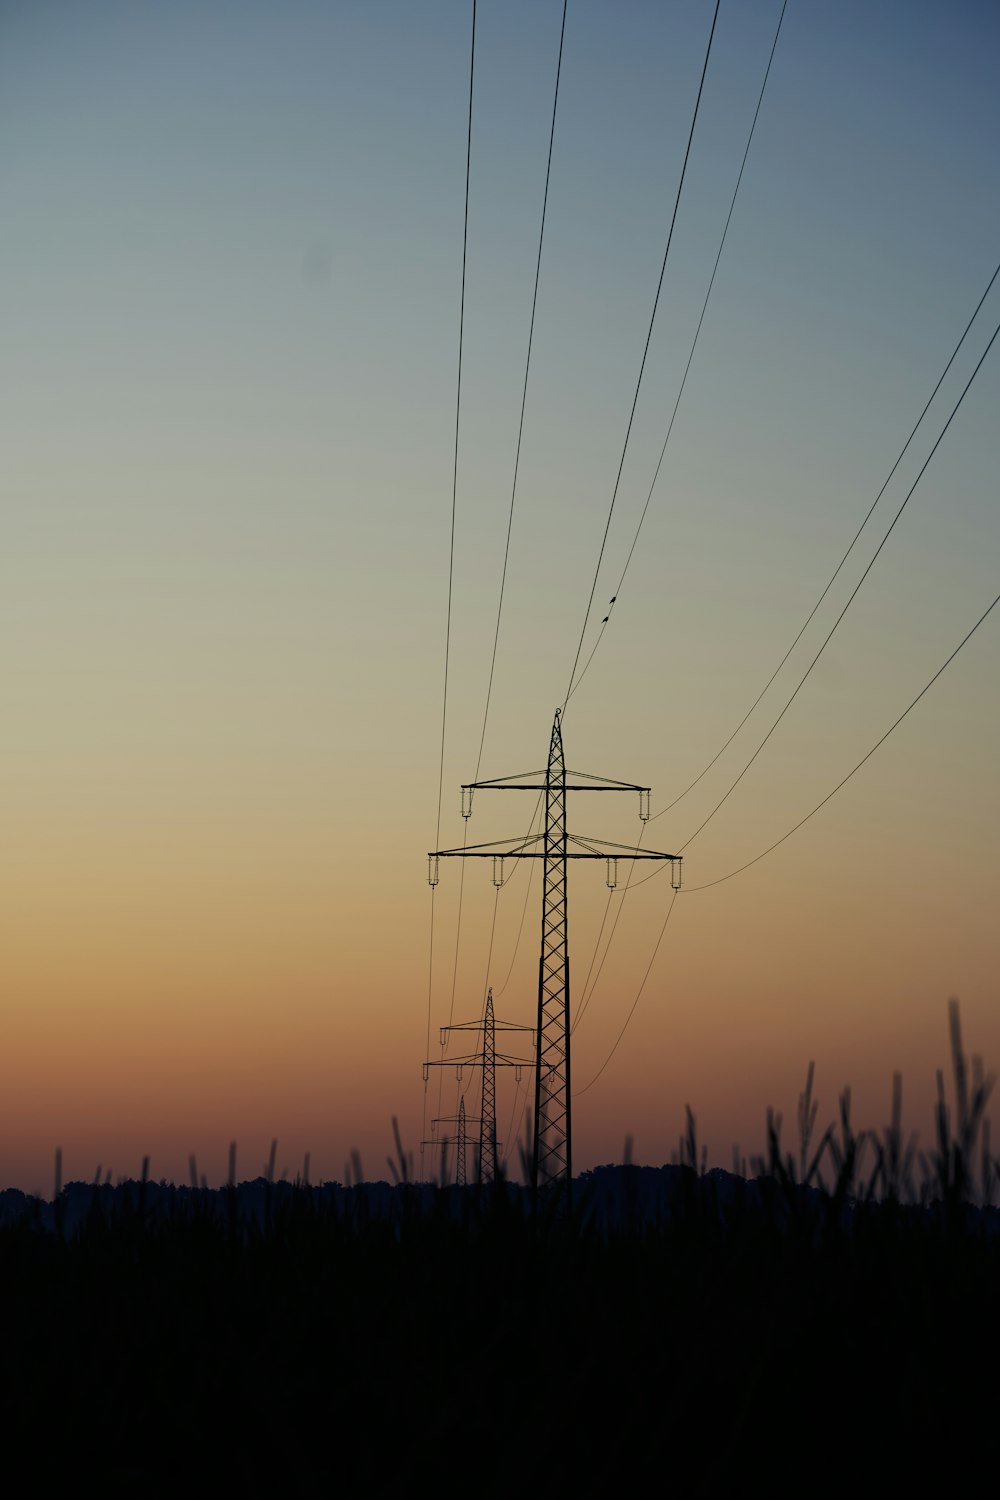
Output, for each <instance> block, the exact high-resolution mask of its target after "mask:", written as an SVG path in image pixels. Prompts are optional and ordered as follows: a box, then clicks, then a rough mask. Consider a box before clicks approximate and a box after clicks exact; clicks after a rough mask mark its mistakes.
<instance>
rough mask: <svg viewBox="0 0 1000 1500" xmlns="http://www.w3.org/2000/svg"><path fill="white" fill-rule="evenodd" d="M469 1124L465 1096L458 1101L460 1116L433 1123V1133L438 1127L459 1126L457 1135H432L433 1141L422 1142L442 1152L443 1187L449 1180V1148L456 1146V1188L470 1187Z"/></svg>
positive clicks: (444, 1117) (439, 1119)
mask: <svg viewBox="0 0 1000 1500" xmlns="http://www.w3.org/2000/svg"><path fill="white" fill-rule="evenodd" d="M472 1123H473V1124H475V1123H477V1122H476V1121H473V1122H472ZM468 1124H469V1121H468V1117H467V1115H466V1113H465V1096H464V1094H463V1095H462V1096H461V1097H460V1099H459V1101H458V1114H457V1115H442V1116H440V1117H439V1118H438V1119H436V1120H432V1121H431V1131H432V1132H433V1130H434V1128H435V1127H436V1126H438V1125H455V1126H457V1129H456V1131H455V1134H454V1135H438V1136H435V1135H433V1134H432V1136H431V1139H430V1140H429V1141H421V1143H420V1144H421V1145H422V1146H437V1147H438V1148H439V1150H440V1152H441V1185H442V1187H443V1186H444V1184H445V1181H446V1179H447V1171H446V1168H447V1165H448V1147H449V1146H454V1147H455V1186H456V1187H467V1186H468V1170H467V1159H468V1140H469V1134H468Z"/></svg>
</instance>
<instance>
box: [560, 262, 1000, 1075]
mask: <svg viewBox="0 0 1000 1500" xmlns="http://www.w3.org/2000/svg"><path fill="white" fill-rule="evenodd" d="M997 272H1000V266H998V267H997V271H995V272H994V273H993V276H992V277H991V278H990V282H989V285H988V286H987V288H986V292H984V293H983V297H982V298H980V301H979V304H978V306H977V308H976V312H975V313H973V318H972V319H970V323H969V325H968V327H967V328H966V330H965V333H963V335H962V339H960V340H959V344H958V346H957V347H956V350H955V354H957V352H958V348H960V347H961V344H962V342H963V341H964V339H965V334H966V333H968V331H969V327H971V323H972V321H973V320H974V318H975V316H976V313H978V311H979V308H980V307H981V306H982V303H983V301H984V300H985V297H986V294H987V293H988V292H989V290H990V287H991V286H992V285H993V281H994V280H995V279H996V276H997ZM998 333H1000V324H998V325H997V328H996V329H994V332H993V334H992V336H991V338H990V341H989V343H988V344H987V346H986V348H985V349H984V351H983V353H982V355H981V356H980V358H979V361H978V363H977V364H976V367H975V369H974V370H973V372H972V374H971V375H970V376H969V379H968V381H967V382H966V385H965V387H964V389H963V390H962V393H961V395H960V396H959V398H958V400H957V401H956V403H955V405H954V407H953V408H952V411H951V414H950V416H949V417H948V420H947V422H946V423H945V425H944V427H943V428H942V429H941V432H940V434H939V435H938V438H937V440H936V441H935V443H934V446H933V448H932V449H931V451H930V453H929V454H928V455H927V458H926V459H925V460H924V463H923V465H922V467H921V469H920V471H919V473H918V474H917V477H916V479H915V480H914V481H913V484H912V485H911V486H910V489H909V491H908V492H907V494H906V497H905V498H904V500H903V502H902V504H901V505H900V507H899V509H898V511H897V512H896V515H895V516H894V518H893V520H892V522H891V524H890V526H889V528H888V530H887V531H886V533H885V535H884V536H883V538H882V541H881V542H880V543H879V546H878V548H877V550H876V552H875V553H874V555H873V557H872V559H871V561H870V562H869V564H868V567H867V568H866V569H865V572H864V573H863V574H862V576H861V578H860V579H859V581H858V583H857V585H856V587H855V589H854V592H853V593H852V594H851V596H850V598H849V599H848V601H847V603H846V604H845V605H844V608H843V609H842V610H841V612H840V615H839V616H838V617H837V620H836V621H835V622H834V625H833V627H832V628H831V630H830V632H829V634H828V635H827V637H826V640H825V641H824V642H823V645H822V646H821V647H820V649H819V651H818V652H817V653H816V656H815V657H814V658H813V661H812V662H811V663H810V665H809V667H808V668H807V670H806V672H805V674H804V676H803V677H802V679H801V680H800V682H799V684H798V687H796V689H795V692H794V693H793V694H792V696H791V698H789V700H788V702H787V703H786V704H785V707H784V708H783V709H782V711H781V713H780V714H779V715H778V718H777V719H776V720H775V722H774V724H772V726H771V729H770V730H769V731H768V733H767V735H766V736H765V738H764V740H762V741H761V744H760V745H759V746H758V747H757V750H756V751H755V752H754V755H753V756H752V757H751V759H750V761H748V762H747V765H746V766H744V768H743V771H741V772H740V775H739V776H738V777H737V778H736V781H735V782H734V783H733V785H732V786H731V787H730V788H729V792H731V791H732V790H733V789H734V787H735V786H736V785H737V784H738V783H739V781H740V780H741V779H742V777H743V775H744V774H745V772H746V771H747V770H748V769H749V767H750V766H751V765H752V764H753V761H754V760H755V759H756V757H757V755H758V754H759V753H760V751H761V750H762V749H763V747H764V745H765V744H766V743H767V740H768V739H769V738H770V736H771V734H772V733H773V731H774V730H775V729H776V728H777V726H778V724H779V723H780V721H781V719H782V718H783V716H784V714H785V711H786V710H787V709H788V708H789V707H790V706H791V703H792V702H793V700H794V698H795V696H796V694H797V693H798V691H799V688H801V686H802V684H803V683H804V682H805V679H806V677H808V675H809V672H811V671H812V668H813V667H814V666H815V664H816V662H817V661H818V660H819V657H820V656H821V655H822V652H823V651H824V650H825V648H826V645H827V643H828V642H829V640H830V638H831V636H832V635H833V632H834V631H835V630H836V628H837V626H838V625H839V624H840V621H841V620H842V619H843V617H844V615H845V614H846V612H847V609H848V608H849V606H850V604H851V602H852V601H853V599H854V597H855V595H856V594H857V593H858V590H859V589H860V588H861V585H862V584H863V583H864V580H865V578H866V577H867V576H868V573H869V572H870V571H871V568H872V566H873V565H874V562H875V559H876V558H877V557H878V554H879V552H881V550H882V547H883V546H884V545H885V543H886V541H887V540H888V538H889V533H890V532H891V531H892V528H893V527H894V526H895V524H896V522H897V521H898V520H899V517H900V516H901V515H902V513H903V510H904V509H905V507H906V504H907V502H908V501H909V499H910V496H911V495H912V494H913V491H914V490H915V489H916V487H917V485H918V484H919V482H920V479H921V478H922V476H923V474H924V471H925V470H926V468H927V466H928V464H929V463H930V461H931V459H932V458H933V457H934V454H935V452H936V451H937V448H938V446H939V444H940V442H941V440H942V439H943V437H944V435H945V433H946V432H947V431H948V428H949V427H950V425H951V422H952V419H953V417H954V416H955V414H956V412H957V411H958V408H959V407H960V406H961V404H962V402H963V400H964V399H965V396H966V393H967V392H968V390H969V387H970V386H971V385H972V382H973V380H975V378H976V375H977V374H978V373H979V370H980V368H981V366H982V364H983V361H984V360H985V359H986V356H987V354H988V353H989V352H990V349H991V348H992V346H993V342H994V340H995V339H996V337H997V334H998ZM955 354H953V355H952V359H951V360H949V361H948V366H946V368H945V371H944V374H942V376H941V380H943V379H944V375H946V374H947V371H948V368H949V367H950V365H951V363H952V360H953V359H954V357H955ZM941 380H939V381H938V384H937V386H935V388H934V392H933V393H932V395H931V400H933V399H934V395H935V394H936V393H937V390H938V387H939V386H940V384H941ZM927 405H928V406H929V405H930V401H928V403H927ZM926 410H927V407H925V408H924V412H922V413H921V417H920V421H922V420H923V416H924V414H925V413H926ZM920 421H918V423H917V426H919V425H920ZM915 431H916V427H915V428H914V432H915ZM912 437H913V433H911V434H910V438H909V439H907V445H906V446H907V447H908V446H909V443H910V441H911V440H912ZM905 451H906V449H905V448H904V450H903V452H904V453H905ZM900 458H902V454H900ZM898 464H899V459H897V461H896V464H895V465H894V466H893V473H894V472H895V469H896V468H897V467H898ZM891 477H892V475H891V474H890V476H889V478H890V479H891ZM886 484H888V480H887V481H886ZM884 489H885V486H883V491H884ZM880 494H881V492H880ZM875 503H876V504H877V499H876V502H875ZM872 510H874V505H873V506H872ZM870 514H871V511H869V515H870ZM866 520H867V517H866ZM858 535H860V531H859V533H858ZM855 540H857V538H855ZM852 546H853V543H852ZM845 559H846V554H845ZM842 565H843V564H842V563H841V566H842ZM838 571H839V569H838ZM834 576H836V574H835V575H834ZM830 581H831V583H832V582H833V579H831V580H830ZM827 588H829V585H827ZM997 604H1000V594H998V595H997V596H996V598H995V599H994V600H993V602H992V603H991V604H990V605H989V606H988V607H987V609H985V610H984V611H983V613H982V614H981V615H980V617H979V619H978V620H977V621H976V623H975V624H974V625H973V626H972V629H971V630H969V631H968V633H967V634H966V635H965V636H964V637H963V639H962V640H961V641H960V642H959V644H958V645H957V646H956V647H955V649H954V651H952V653H951V655H950V656H949V657H948V658H947V660H946V661H945V662H943V663H942V665H941V666H940V667H939V668H938V670H937V671H936V672H935V673H934V676H933V677H932V678H931V679H930V681H929V682H927V683H926V684H925V686H924V687H923V688H921V690H920V692H919V693H918V694H917V696H916V697H915V698H914V699H913V700H912V702H911V703H910V704H909V705H908V706H907V707H906V708H905V709H904V710H903V712H902V713H901V714H900V715H899V718H898V719H896V720H895V722H894V723H893V724H891V725H890V726H889V728H888V729H887V730H886V731H885V733H884V734H883V735H882V736H881V738H880V739H878V740H877V741H876V742H875V744H874V745H873V746H872V747H871V749H870V750H869V751H868V753H867V754H866V755H864V756H862V758H861V760H859V761H858V762H857V764H856V765H855V766H854V767H853V768H852V769H851V770H850V771H849V772H848V773H847V775H846V776H845V777H843V779H842V780H841V781H839V782H838V783H837V785H836V786H835V787H834V788H833V790H832V791H831V792H828V793H827V795H826V796H825V797H824V798H823V799H822V801H820V802H818V803H817V804H816V806H815V807H814V808H813V809H812V811H811V812H808V813H807V814H806V815H805V817H804V818H801V819H800V820H799V821H798V823H796V824H795V825H794V827H792V828H790V829H789V830H788V832H787V833H784V834H782V836H781V838H780V839H777V840H775V842H774V843H773V844H771V845H770V846H769V847H768V848H767V849H764V850H763V851H762V852H761V853H760V854H758V855H756V856H755V857H754V858H753V859H751V860H748V861H747V862H746V864H743V865H740V866H739V867H738V868H737V869H735V870H731V871H730V872H729V873H728V874H727V875H721V876H720V877H719V878H718V879H717V880H710V881H706V882H705V883H704V884H703V885H700V886H694V887H691V888H690V889H689V892H688V893H689V894H692V893H693V892H694V891H703V890H709V889H710V888H711V887H712V886H716V885H721V884H722V883H723V882H724V881H726V880H731V879H733V877H734V876H736V875H740V874H742V873H743V871H744V870H748V869H750V867H751V866H752V865H755V864H758V863H759V862H760V860H762V859H764V858H766V856H767V855H768V854H771V853H773V851H774V850H775V849H777V848H778V847H779V846H780V845H781V844H783V843H784V842H785V841H786V839H789V838H791V836H792V834H793V833H797V832H798V830H799V829H800V828H802V827H803V826H804V824H806V823H808V822H809V820H810V818H812V817H814V816H815V815H816V813H818V812H819V811H820V809H821V808H823V807H825V806H826V804H827V802H829V801H830V800H831V798H833V797H835V796H836V794H837V792H839V791H840V790H841V788H842V787H844V786H846V785H847V783H848V781H850V780H851V777H852V776H854V775H855V774H856V773H857V772H858V771H859V770H860V769H861V767H862V766H863V765H864V764H865V763H866V761H868V760H870V759H871V757H872V756H873V755H874V754H875V752H876V750H878V749H879V747H880V746H881V745H883V744H884V743H885V741H886V740H887V739H888V738H889V736H890V735H891V734H892V733H893V731H894V730H895V729H897V728H898V727H899V725H900V724H901V723H902V722H903V720H904V719H905V718H906V716H907V715H908V714H909V713H910V712H911V711H912V710H913V709H914V708H915V707H916V705H917V704H918V703H919V702H920V700H921V698H923V697H924V695H925V693H927V692H928V691H929V690H930V688H931V687H933V685H934V683H935V682H936V681H937V679H938V678H939V677H940V676H941V674H942V673H943V672H944V671H945V669H946V668H947V667H948V666H950V665H951V663H952V662H953V661H954V659H955V657H956V656H957V655H958V653H959V652H960V651H961V650H962V648H963V646H965V645H966V644H967V642H968V641H969V640H971V638H972V637H973V635H975V633H976V631H977V630H978V629H979V627H980V625H982V623H983V622H984V620H985V619H986V618H987V616H988V615H989V614H990V613H991V612H992V611H993V609H995V608H996V606H997ZM813 613H815V610H814V611H813ZM810 618H811V617H810ZM806 623H808V621H807V622H806ZM804 628H805V627H803V629H804ZM800 634H801V632H800ZM729 792H727V793H726V795H725V797H723V798H722V799H721V801H720V802H719V803H718V804H717V805H716V807H715V808H714V809H713V811H712V812H711V813H710V814H709V816H708V818H706V819H705V821H704V822H703V823H702V824H701V827H700V828H698V829H696V830H695V832H694V833H693V834H692V835H691V838H689V839H688V840H687V843H685V844H682V845H681V849H682V850H684V849H686V848H687V847H688V844H690V843H691V842H692V841H693V840H694V838H696V837H697V835H698V833H700V832H701V829H702V828H704V826H705V823H707V822H708V821H709V820H710V819H711V818H712V817H714V815H715V813H716V812H717V811H718V810H719V807H721V806H722V803H723V802H724V801H725V800H726V797H728V796H729ZM663 811H664V812H665V811H667V809H666V808H664V809H663ZM657 816H660V814H657ZM651 821H652V820H651ZM659 873H661V872H660V871H655V872H654V874H659ZM652 878H653V876H652V875H647V876H644V877H643V879H642V880H639V881H637V882H636V887H638V886H639V885H642V884H644V882H645V881H646V880H650V879H652ZM636 887H632V885H631V880H630V882H629V885H627V886H626V889H625V891H623V893H622V905H624V901H625V896H626V895H627V894H628V891H629V889H634V888H636ZM676 895H677V892H676V891H675V892H674V894H673V897H672V898H671V901H670V905H669V907H668V908H667V914H666V917H665V918H664V921H663V926H662V927H661V929H660V934H659V937H658V938H657V940H656V945H655V947H654V949H653V955H652V958H651V959H650V961H649V965H648V966H647V969H646V973H645V975H644V976H643V979H642V983H641V984H640V986H639V989H638V992H637V994H636V997H635V999H634V1000H633V1002H632V1005H631V1007H630V1009H629V1012H628V1015H627V1016H626V1018H625V1023H624V1025H623V1026H622V1029H621V1031H620V1032H619V1034H618V1038H617V1040H616V1041H615V1044H614V1046H613V1047H612V1049H611V1051H610V1053H609V1054H608V1056H607V1058H606V1059H605V1061H604V1063H603V1064H602V1065H601V1067H600V1068H599V1070H598V1071H597V1073H596V1074H595V1075H594V1077H593V1078H592V1079H591V1080H590V1082H589V1083H588V1084H587V1085H586V1087H585V1088H583V1089H581V1090H580V1094H583V1093H586V1092H587V1090H588V1089H590V1088H592V1087H593V1086H594V1084H595V1083H596V1082H597V1080H598V1079H599V1078H600V1076H601V1074H602V1073H603V1072H604V1070H605V1068H607V1066H608V1064H609V1063H610V1062H611V1059H612V1058H613V1057H614V1054H615V1052H616V1051H617V1049H618V1046H619V1045H620V1043H621V1040H622V1038H623V1037H624V1035H625V1032H626V1030H627V1029H628V1026H629V1023H630V1021H631V1019H632V1017H633V1015H634V1014H635V1010H636V1007H637V1005H638V1003H639V1000H640V998H641V996H642V992H643V990H644V988H645V986H646V981H647V980H648V978H649V974H650V971H651V969H652V966H653V961H654V960H655V958H656V954H657V952H658V951H659V947H660V943H661V941H662V939H663V935H664V933H665V931H666V928H667V923H668V922H669V920H670V916H671V913H672V912H673V908H674V898H675V897H676ZM620 915H621V907H619V910H618V916H620ZM615 926H617V919H616V922H615ZM613 938H614V928H612V932H611V936H610V937H609V939H608V944H607V947H606V948H605V951H604V958H605V959H606V958H607V954H608V949H609V948H610V946H611V940H612V939H613ZM603 962H604V960H603V959H602V967H603ZM599 977H600V971H598V978H599ZM596 982H597V981H596V980H595V984H596ZM574 1097H575V1098H578V1097H579V1095H574Z"/></svg>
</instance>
